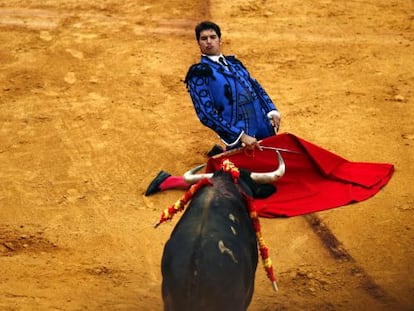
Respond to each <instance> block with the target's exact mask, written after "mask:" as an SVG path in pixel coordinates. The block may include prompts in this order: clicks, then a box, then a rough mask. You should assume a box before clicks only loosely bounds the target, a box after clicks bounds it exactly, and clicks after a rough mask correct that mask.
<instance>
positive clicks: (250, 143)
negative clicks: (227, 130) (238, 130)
mask: <svg viewBox="0 0 414 311" xmlns="http://www.w3.org/2000/svg"><path fill="white" fill-rule="evenodd" d="M240 140H241V142H242V144H244V145H245V146H246V148H247V149H250V150H252V149H254V148H259V149H260V150H261V147H260V145H259V142H258V141H257V139H256V138H254V137H252V136H249V135H247V134H246V133H244V134H243V135H242V137H241V138H240Z"/></svg>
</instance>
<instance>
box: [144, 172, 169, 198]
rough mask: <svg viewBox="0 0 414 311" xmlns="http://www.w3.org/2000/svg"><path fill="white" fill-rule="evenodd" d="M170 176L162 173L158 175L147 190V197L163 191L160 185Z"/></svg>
mask: <svg viewBox="0 0 414 311" xmlns="http://www.w3.org/2000/svg"><path fill="white" fill-rule="evenodd" d="M170 176H171V175H170V174H168V173H167V172H164V171H160V172H159V173H158V175H157V176H156V177H155V178H154V179H153V180H152V181H151V183H150V185H149V186H148V188H147V191H145V196H149V195H151V194H154V193H157V192H158V191H161V189H160V185H161V184H162V182H163V181H164V180H166V179H167V178H168V177H170Z"/></svg>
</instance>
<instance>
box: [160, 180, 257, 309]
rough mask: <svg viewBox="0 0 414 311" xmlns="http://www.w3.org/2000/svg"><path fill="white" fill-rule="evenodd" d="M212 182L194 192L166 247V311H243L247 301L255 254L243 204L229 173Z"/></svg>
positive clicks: (252, 236)
mask: <svg viewBox="0 0 414 311" xmlns="http://www.w3.org/2000/svg"><path fill="white" fill-rule="evenodd" d="M212 182H213V184H212V185H211V186H210V185H209V186H205V187H203V188H202V189H201V190H199V191H198V193H196V194H195V196H194V197H193V200H192V202H191V203H190V205H189V206H188V208H187V210H186V211H185V213H184V214H183V216H182V218H181V219H180V221H179V222H178V223H177V225H176V227H175V228H174V230H173V232H172V234H171V237H170V239H169V240H168V242H167V243H166V245H165V249H164V253H163V258H162V275H163V284H162V292H163V299H164V305H165V309H166V310H180V311H183V310H209V311H211V310H226V311H227V310H245V309H247V306H248V305H249V303H250V301H251V298H252V294H253V287H254V277H255V271H256V267H257V261H258V254H257V242H256V236H255V232H254V230H253V228H252V225H251V221H250V218H249V214H248V212H247V207H246V201H245V199H244V198H243V196H242V194H241V193H240V188H239V187H238V186H236V185H235V184H234V182H233V180H232V179H231V178H230V177H229V176H228V175H227V174H219V175H218V176H215V177H214V178H213V179H212ZM243 183H244V181H243V180H240V181H239V184H240V185H243ZM243 187H245V186H243ZM243 191H247V192H249V191H250V190H249V189H246V188H245V190H243Z"/></svg>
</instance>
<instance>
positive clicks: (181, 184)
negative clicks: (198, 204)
mask: <svg viewBox="0 0 414 311" xmlns="http://www.w3.org/2000/svg"><path fill="white" fill-rule="evenodd" d="M188 187H190V185H189V184H187V183H186V182H185V181H184V177H183V176H169V177H167V179H166V180H164V181H163V182H162V183H161V185H160V186H159V188H160V190H161V191H164V190H167V189H171V188H179V189H188Z"/></svg>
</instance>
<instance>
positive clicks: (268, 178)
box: [184, 150, 286, 184]
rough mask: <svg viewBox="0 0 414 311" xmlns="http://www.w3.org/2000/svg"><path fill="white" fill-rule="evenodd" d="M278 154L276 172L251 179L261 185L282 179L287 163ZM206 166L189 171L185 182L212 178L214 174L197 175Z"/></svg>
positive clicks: (254, 174) (252, 175)
mask: <svg viewBox="0 0 414 311" xmlns="http://www.w3.org/2000/svg"><path fill="white" fill-rule="evenodd" d="M276 154H277V157H278V160H279V166H278V168H277V169H276V170H274V171H272V172H266V173H254V172H252V173H250V177H251V179H253V180H254V181H255V182H257V183H260V184H268V183H272V182H274V181H276V180H278V179H279V178H280V177H282V176H283V175H284V174H285V169H286V167H285V161H284V160H283V158H282V156H281V155H280V152H279V151H278V150H276ZM204 166H205V164H202V165H199V166H196V167H195V168H193V169H191V170H189V171H187V172H186V173H185V174H184V180H185V181H186V182H187V183H189V184H194V183H196V182H198V181H199V180H201V179H203V178H212V177H213V173H207V174H205V173H204V174H196V172H197V171H199V170H200V169H202V168H203V167H204Z"/></svg>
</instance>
